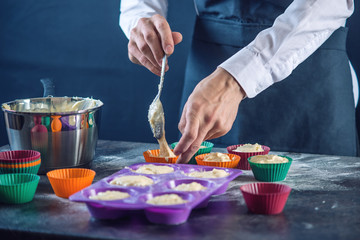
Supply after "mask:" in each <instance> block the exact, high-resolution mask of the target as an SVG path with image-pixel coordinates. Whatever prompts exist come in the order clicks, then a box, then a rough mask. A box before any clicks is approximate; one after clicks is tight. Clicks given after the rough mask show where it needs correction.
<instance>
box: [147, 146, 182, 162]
mask: <svg viewBox="0 0 360 240" xmlns="http://www.w3.org/2000/svg"><path fill="white" fill-rule="evenodd" d="M159 153H160V149H154V150H147V151H145V152H143V155H144V158H145V161H146V162H151V163H176V161H177V159H178V156H176V157H172V158H170V157H168V158H165V157H158V156H159Z"/></svg>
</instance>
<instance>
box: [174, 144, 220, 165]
mask: <svg viewBox="0 0 360 240" xmlns="http://www.w3.org/2000/svg"><path fill="white" fill-rule="evenodd" d="M177 144H178V142H174V143H172V144H171V145H170V146H171V148H172V149H174V148H175V147H176V145H177ZM201 146H205V147H204V148H199V150H198V151H197V152H196V153H195V154H194V155H193V156H192V157H191V159H190V161H189V162H188V164H197V162H196V159H195V157H196V156H198V155H201V154H205V153H210V152H211V150H212V148H213V147H214V144H213V143H211V142H207V141H204V142H202V143H201Z"/></svg>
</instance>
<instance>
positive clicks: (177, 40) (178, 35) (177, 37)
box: [172, 32, 183, 45]
mask: <svg viewBox="0 0 360 240" xmlns="http://www.w3.org/2000/svg"><path fill="white" fill-rule="evenodd" d="M172 37H173V40H174V45H176V44H179V43H180V42H181V41H182V39H183V36H182V34H181V33H179V32H172Z"/></svg>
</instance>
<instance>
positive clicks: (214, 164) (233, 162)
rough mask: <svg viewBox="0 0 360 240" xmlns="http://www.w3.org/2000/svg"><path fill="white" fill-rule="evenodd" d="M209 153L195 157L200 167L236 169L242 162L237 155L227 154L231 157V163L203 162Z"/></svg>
mask: <svg viewBox="0 0 360 240" xmlns="http://www.w3.org/2000/svg"><path fill="white" fill-rule="evenodd" d="M208 154H209V153H205V154H201V155H198V156H196V157H195V159H196V162H197V164H198V165H205V166H212V167H222V168H236V167H237V166H238V164H239V161H240V156H239V155H235V154H230V153H227V155H228V156H229V157H230V159H231V161H230V162H208V161H203V160H204V158H205V156H206V155H208Z"/></svg>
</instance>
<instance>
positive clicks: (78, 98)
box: [1, 96, 104, 116]
mask: <svg viewBox="0 0 360 240" xmlns="http://www.w3.org/2000/svg"><path fill="white" fill-rule="evenodd" d="M61 98H64V99H75V100H84V99H86V97H67V96H63V97H52V96H49V97H37V98H22V99H15V100H13V101H9V102H5V103H2V104H1V109H2V111H3V112H6V113H11V114H17V115H34V114H38V115H43V116H53V115H61V116H67V115H76V114H83V113H87V112H92V111H95V110H98V109H100V108H101V107H102V106H103V105H104V103H103V102H102V101H101V100H99V99H93V100H96V101H98V102H99V105H97V106H95V107H92V108H89V109H84V110H79V111H71V112H36V111H33V112H24V111H15V110H11V109H6V108H4V105H5V104H7V105H11V104H14V103H16V102H20V101H34V100H35V101H36V100H43V99H45V100H46V99H61Z"/></svg>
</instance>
